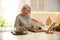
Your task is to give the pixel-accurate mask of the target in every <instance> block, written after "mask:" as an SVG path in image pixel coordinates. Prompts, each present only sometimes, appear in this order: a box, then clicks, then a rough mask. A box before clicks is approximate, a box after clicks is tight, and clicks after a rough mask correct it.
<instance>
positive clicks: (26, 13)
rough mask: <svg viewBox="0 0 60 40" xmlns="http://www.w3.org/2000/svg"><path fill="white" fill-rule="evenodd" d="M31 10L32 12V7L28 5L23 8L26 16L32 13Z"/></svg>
mask: <svg viewBox="0 0 60 40" xmlns="http://www.w3.org/2000/svg"><path fill="white" fill-rule="evenodd" d="M30 12H31V9H30V8H28V7H26V8H25V9H24V10H23V14H24V15H25V16H28V15H29V14H30Z"/></svg>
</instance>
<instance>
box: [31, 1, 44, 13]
mask: <svg viewBox="0 0 60 40" xmlns="http://www.w3.org/2000/svg"><path fill="white" fill-rule="evenodd" d="M30 5H31V8H32V11H37V12H39V11H43V10H44V0H30Z"/></svg>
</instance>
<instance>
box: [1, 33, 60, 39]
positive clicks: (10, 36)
mask: <svg viewBox="0 0 60 40" xmlns="http://www.w3.org/2000/svg"><path fill="white" fill-rule="evenodd" d="M0 40H60V32H54V34H46V33H45V32H39V33H32V32H28V34H26V35H13V34H12V33H11V32H0Z"/></svg>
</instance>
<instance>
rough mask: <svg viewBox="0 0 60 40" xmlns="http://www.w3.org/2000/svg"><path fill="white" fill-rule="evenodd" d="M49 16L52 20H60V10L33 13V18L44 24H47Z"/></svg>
mask: <svg viewBox="0 0 60 40" xmlns="http://www.w3.org/2000/svg"><path fill="white" fill-rule="evenodd" d="M49 16H50V18H51V20H52V22H58V23H59V22H60V13H58V12H41V13H31V18H34V19H37V20H38V21H40V22H42V23H44V24H46V20H47V18H48V17H49Z"/></svg>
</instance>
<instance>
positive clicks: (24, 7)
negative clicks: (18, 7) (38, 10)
mask: <svg viewBox="0 0 60 40" xmlns="http://www.w3.org/2000/svg"><path fill="white" fill-rule="evenodd" d="M27 7H28V8H29V9H30V10H31V7H30V6H29V5H28V4H25V5H24V6H23V7H22V11H23V10H24V9H26V8H27Z"/></svg>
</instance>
